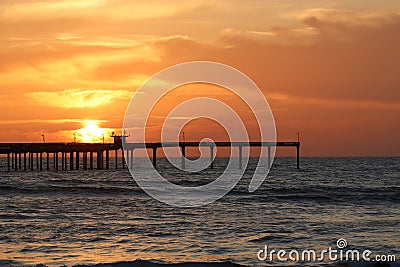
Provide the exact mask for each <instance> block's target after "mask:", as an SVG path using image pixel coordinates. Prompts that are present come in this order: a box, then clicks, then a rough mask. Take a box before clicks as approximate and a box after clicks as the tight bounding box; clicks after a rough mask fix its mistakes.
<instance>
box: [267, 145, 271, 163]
mask: <svg viewBox="0 0 400 267" xmlns="http://www.w3.org/2000/svg"><path fill="white" fill-rule="evenodd" d="M267 167H268V168H271V146H268V161H267Z"/></svg>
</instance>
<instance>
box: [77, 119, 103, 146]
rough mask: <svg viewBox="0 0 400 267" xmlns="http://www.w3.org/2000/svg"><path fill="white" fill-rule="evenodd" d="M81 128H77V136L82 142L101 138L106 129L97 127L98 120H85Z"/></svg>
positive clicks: (93, 141) (95, 140)
mask: <svg viewBox="0 0 400 267" xmlns="http://www.w3.org/2000/svg"><path fill="white" fill-rule="evenodd" d="M82 124H83V125H84V127H83V128H81V129H79V130H77V134H78V135H77V138H79V139H80V141H82V142H84V143H95V142H99V141H102V140H103V137H104V135H105V134H106V133H105V132H106V130H107V129H104V128H100V127H99V121H96V120H85V121H83V122H82Z"/></svg>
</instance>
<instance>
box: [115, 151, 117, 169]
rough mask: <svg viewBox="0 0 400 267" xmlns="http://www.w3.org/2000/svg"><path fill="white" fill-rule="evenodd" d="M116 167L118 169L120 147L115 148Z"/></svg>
mask: <svg viewBox="0 0 400 267" xmlns="http://www.w3.org/2000/svg"><path fill="white" fill-rule="evenodd" d="M115 169H118V149H116V150H115Z"/></svg>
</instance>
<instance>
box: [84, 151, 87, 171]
mask: <svg viewBox="0 0 400 267" xmlns="http://www.w3.org/2000/svg"><path fill="white" fill-rule="evenodd" d="M83 169H84V170H87V152H83Z"/></svg>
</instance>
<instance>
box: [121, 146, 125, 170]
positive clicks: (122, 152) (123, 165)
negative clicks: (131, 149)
mask: <svg viewBox="0 0 400 267" xmlns="http://www.w3.org/2000/svg"><path fill="white" fill-rule="evenodd" d="M121 154H122V169H125V150H124V149H121Z"/></svg>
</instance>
